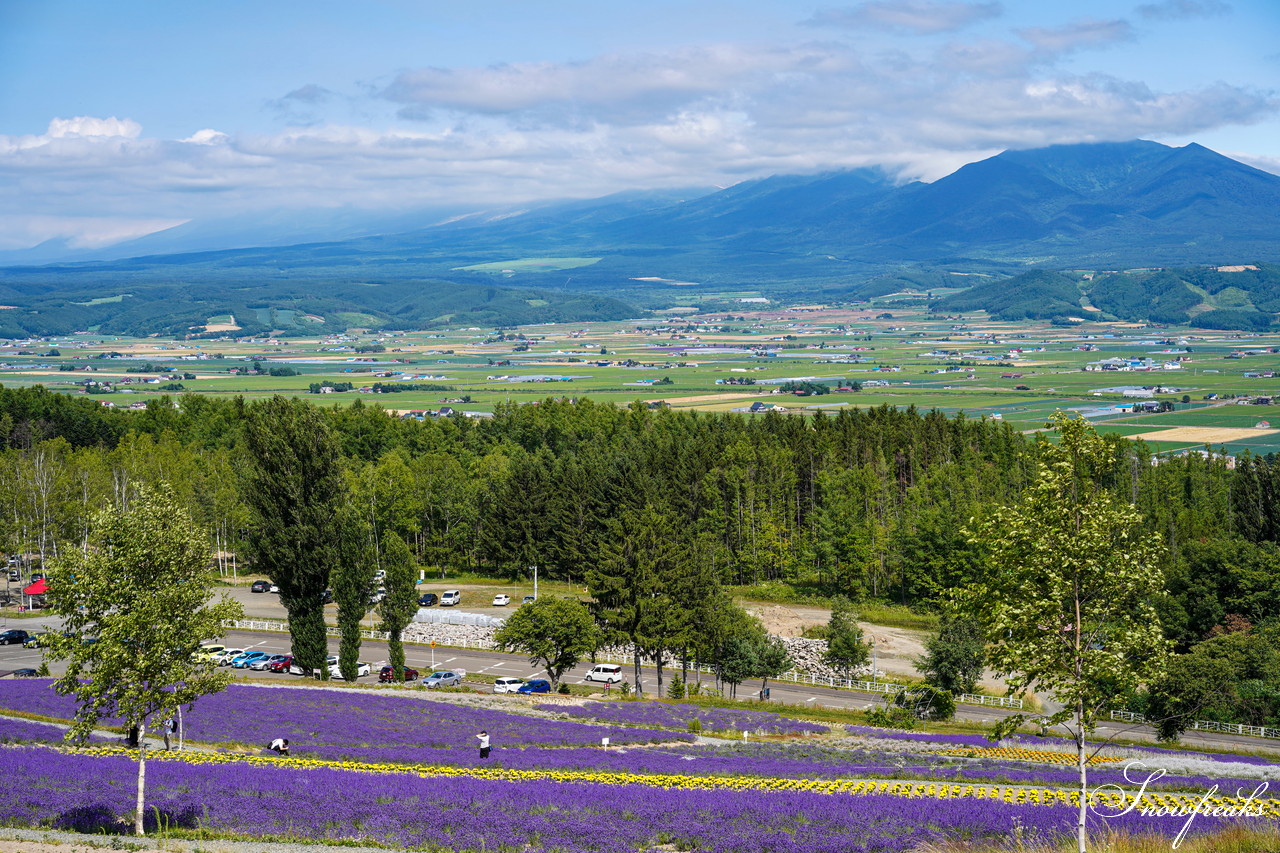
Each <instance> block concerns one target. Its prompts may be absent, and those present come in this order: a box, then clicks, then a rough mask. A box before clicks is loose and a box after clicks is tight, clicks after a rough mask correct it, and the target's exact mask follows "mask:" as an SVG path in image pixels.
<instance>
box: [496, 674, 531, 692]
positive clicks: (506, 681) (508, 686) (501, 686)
mask: <svg viewBox="0 0 1280 853" xmlns="http://www.w3.org/2000/svg"><path fill="white" fill-rule="evenodd" d="M523 686H524V679H523V678H513V677H512V676H505V677H503V678H499V679H497V680H495V681H494V682H493V692H494V693H515V692H516V691H517V690H519V689H520V688H521V687H523Z"/></svg>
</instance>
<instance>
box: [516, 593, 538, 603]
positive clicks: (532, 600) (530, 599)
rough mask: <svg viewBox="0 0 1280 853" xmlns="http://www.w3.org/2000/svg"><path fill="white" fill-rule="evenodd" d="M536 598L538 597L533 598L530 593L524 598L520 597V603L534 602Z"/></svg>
mask: <svg viewBox="0 0 1280 853" xmlns="http://www.w3.org/2000/svg"><path fill="white" fill-rule="evenodd" d="M537 600H538V599H536V598H534V597H533V596H532V595H526V596H525V597H524V598H522V599H521V600H520V603H521V604H533V603H534V602H535V601H537Z"/></svg>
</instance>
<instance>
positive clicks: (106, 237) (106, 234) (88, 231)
mask: <svg viewBox="0 0 1280 853" xmlns="http://www.w3.org/2000/svg"><path fill="white" fill-rule="evenodd" d="M184 221H186V220H182V219H133V218H120V217H109V216H48V215H38V214H37V215H25V214H0V249H26V248H30V247H31V246H35V245H38V244H40V243H43V242H45V241H47V240H64V241H66V244H67V246H69V247H70V248H72V249H97V248H101V247H102V246H111V245H114V244H116V243H120V242H123V241H125V240H132V239H134V238H136V237H143V236H145V235H147V234H153V233H155V232H156V231H162V230H164V229H166V228H173V227H174V226H176V225H181V224H182V223H183V222H184Z"/></svg>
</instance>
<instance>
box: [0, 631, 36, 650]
mask: <svg viewBox="0 0 1280 853" xmlns="http://www.w3.org/2000/svg"><path fill="white" fill-rule="evenodd" d="M30 636H31V635H30V634H28V633H27V632H26V631H22V630H19V629H18V628H10V629H9V630H8V631H5V632H4V633H0V646H8V645H19V646H20V645H22V644H23V643H25V642H26V641H27V638H29V637H30Z"/></svg>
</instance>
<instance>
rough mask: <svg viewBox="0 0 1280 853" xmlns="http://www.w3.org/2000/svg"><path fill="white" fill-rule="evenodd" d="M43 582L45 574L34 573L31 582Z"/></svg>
mask: <svg viewBox="0 0 1280 853" xmlns="http://www.w3.org/2000/svg"><path fill="white" fill-rule="evenodd" d="M42 580H44V572H32V573H31V582H32V583H35V582H36V581H42Z"/></svg>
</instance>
